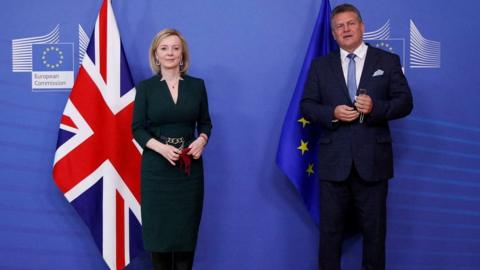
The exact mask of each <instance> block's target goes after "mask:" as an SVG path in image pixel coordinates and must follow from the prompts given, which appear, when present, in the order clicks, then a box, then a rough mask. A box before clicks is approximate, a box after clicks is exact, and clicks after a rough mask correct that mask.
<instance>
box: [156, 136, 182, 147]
mask: <svg viewBox="0 0 480 270" xmlns="http://www.w3.org/2000/svg"><path fill="white" fill-rule="evenodd" d="M159 141H160V142H161V143H164V144H168V145H171V146H174V147H176V148H178V149H180V150H182V149H183V147H184V146H185V141H186V139H185V137H166V136H160V138H159Z"/></svg>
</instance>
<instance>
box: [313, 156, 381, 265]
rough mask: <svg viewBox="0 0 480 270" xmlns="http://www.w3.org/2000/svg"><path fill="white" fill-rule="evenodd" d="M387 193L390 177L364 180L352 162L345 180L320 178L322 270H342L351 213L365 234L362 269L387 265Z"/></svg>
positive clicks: (320, 249) (320, 252)
mask: <svg viewBox="0 0 480 270" xmlns="http://www.w3.org/2000/svg"><path fill="white" fill-rule="evenodd" d="M387 193H388V180H385V181H375V182H370V181H365V180H364V179H362V178H361V177H360V176H359V175H358V172H357V170H356V169H355V166H353V165H352V170H351V172H350V175H349V177H348V178H347V179H346V180H345V181H340V182H337V181H325V180H321V181H320V247H319V267H320V268H319V269H320V270H340V264H341V254H342V242H343V239H344V232H345V227H346V225H347V224H346V222H347V221H351V220H352V218H351V217H348V215H349V214H352V213H354V214H355V217H354V218H355V219H356V220H357V223H358V224H359V226H360V231H361V233H362V236H363V257H362V269H363V270H384V269H385V237H386V199H387Z"/></svg>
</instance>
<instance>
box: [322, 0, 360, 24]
mask: <svg viewBox="0 0 480 270" xmlns="http://www.w3.org/2000/svg"><path fill="white" fill-rule="evenodd" d="M349 11H350V12H353V13H355V14H357V17H358V20H359V21H360V22H362V21H363V20H362V15H360V11H359V10H358V9H357V8H356V7H355V6H354V5H352V4H347V3H345V4H341V5H338V6H336V7H335V8H334V9H333V10H332V15H330V22H332V21H333V17H335V16H336V15H338V14H340V13H343V12H349Z"/></svg>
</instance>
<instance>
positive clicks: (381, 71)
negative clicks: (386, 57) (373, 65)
mask: <svg viewBox="0 0 480 270" xmlns="http://www.w3.org/2000/svg"><path fill="white" fill-rule="evenodd" d="M382 75H383V70H381V69H377V71H375V72H374V73H373V76H372V77H377V76H382Z"/></svg>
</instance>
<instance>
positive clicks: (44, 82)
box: [32, 43, 73, 89]
mask: <svg viewBox="0 0 480 270" xmlns="http://www.w3.org/2000/svg"><path fill="white" fill-rule="evenodd" d="M72 87H73V44H61V43H56V44H33V45H32V89H68V88H72Z"/></svg>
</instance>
